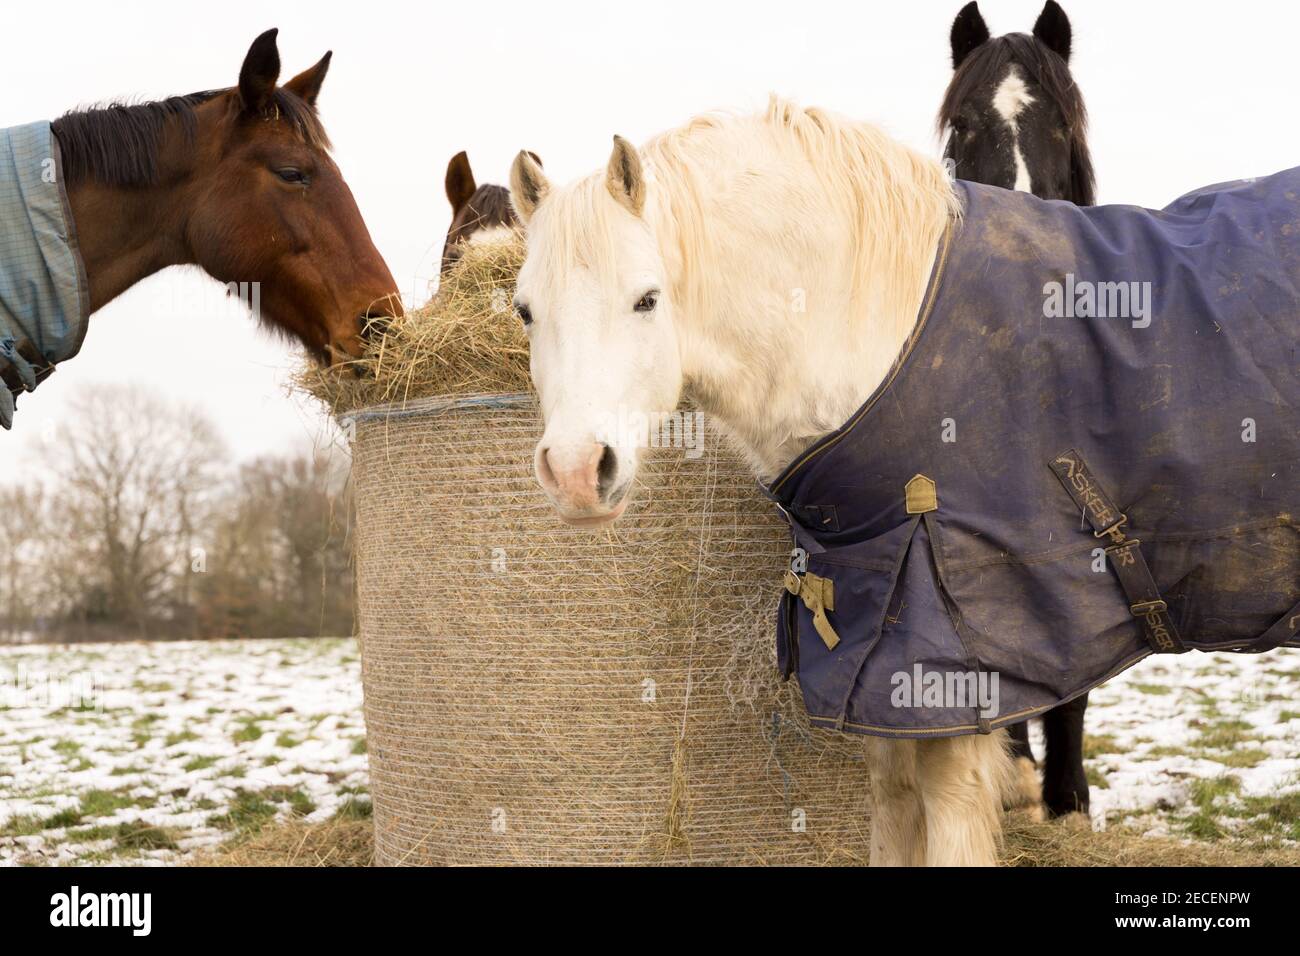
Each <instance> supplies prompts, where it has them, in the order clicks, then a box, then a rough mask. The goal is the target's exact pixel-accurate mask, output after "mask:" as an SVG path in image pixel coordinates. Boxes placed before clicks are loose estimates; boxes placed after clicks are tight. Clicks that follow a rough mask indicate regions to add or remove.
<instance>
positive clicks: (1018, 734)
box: [1002, 720, 1043, 822]
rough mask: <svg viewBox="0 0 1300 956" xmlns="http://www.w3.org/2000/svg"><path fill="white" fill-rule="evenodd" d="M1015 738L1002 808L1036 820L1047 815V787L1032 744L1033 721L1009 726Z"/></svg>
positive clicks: (1008, 730) (1008, 734)
mask: <svg viewBox="0 0 1300 956" xmlns="http://www.w3.org/2000/svg"><path fill="white" fill-rule="evenodd" d="M1007 736H1008V737H1009V738H1010V739H1011V767H1012V769H1011V776H1010V777H1009V778H1008V780H1007V787H1006V789H1005V790H1004V791H1002V808H1003V809H1004V810H1015V811H1019V812H1020V813H1023V814H1025V815H1026V816H1028V817H1029V818H1030V819H1031V820H1034V821H1035V822H1037V821H1040V820H1042V819H1043V787H1042V784H1040V783H1039V782H1038V765H1037V764H1036V763H1035V762H1034V751H1033V749H1032V748H1031V747H1030V746H1029V721H1027V720H1026V721H1024V722H1023V723H1019V724H1012V725H1011V726H1010V727H1008V728H1007Z"/></svg>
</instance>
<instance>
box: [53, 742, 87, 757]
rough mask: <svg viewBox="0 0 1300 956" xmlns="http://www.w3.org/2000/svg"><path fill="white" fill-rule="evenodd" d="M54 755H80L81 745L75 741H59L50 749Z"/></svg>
mask: <svg viewBox="0 0 1300 956" xmlns="http://www.w3.org/2000/svg"><path fill="white" fill-rule="evenodd" d="M51 749H52V750H53V751H54V752H55V753H56V754H62V755H63V756H65V757H75V756H77V755H78V754H79V753H81V744H79V743H77V742H76V741H75V740H60V741H58V742H57V743H56V744H55V745H54V746H53V747H52V748H51Z"/></svg>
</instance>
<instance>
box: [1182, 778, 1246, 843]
mask: <svg viewBox="0 0 1300 956" xmlns="http://www.w3.org/2000/svg"><path fill="white" fill-rule="evenodd" d="M1240 792H1241V781H1240V780H1238V779H1237V778H1236V777H1234V776H1232V775H1231V774H1225V775H1224V776H1222V777H1207V778H1205V779H1202V780H1197V781H1196V782H1194V783H1193V784H1192V792H1191V798H1192V803H1193V804H1194V805H1195V807H1196V809H1195V811H1193V812H1192V813H1191V814H1189V815H1186V816H1182V817H1176V818H1175V819H1176V820H1177V821H1178V822H1179V823H1181V824H1182V826H1183V828H1184V829H1185V830H1186V832H1187V835H1188V836H1191V837H1195V838H1196V839H1198V840H1206V841H1209V842H1213V841H1215V840H1220V839H1222V838H1223V837H1224V836H1226V835H1227V832H1228V831H1227V830H1226V829H1225V828H1224V825H1223V823H1222V822H1221V820H1220V818H1221V817H1222V816H1225V815H1232V810H1231V808H1230V807H1225V806H1221V805H1220V801H1221V800H1227V799H1228V798H1231V797H1233V796H1235V795H1236V794H1238V793H1240Z"/></svg>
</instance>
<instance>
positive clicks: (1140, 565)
mask: <svg viewBox="0 0 1300 956" xmlns="http://www.w3.org/2000/svg"><path fill="white" fill-rule="evenodd" d="M1049 467H1050V468H1051V469H1052V473H1053V474H1054V475H1056V477H1057V478H1058V479H1059V480H1060V482H1061V485H1062V486H1063V487H1064V488H1065V490H1066V493H1068V494H1069V496H1070V497H1071V498H1073V499H1074V503H1075V504H1076V505H1078V506H1079V508H1080V509H1081V510H1082V511H1083V516H1084V519H1085V520H1086V521H1087V522H1088V524H1089V525H1090V526H1091V527H1092V533H1093V536H1094V537H1097V538H1109V539H1110V540H1111V545H1110V547H1108V548H1107V549H1106V559H1107V562H1108V563H1109V564H1110V566H1111V567H1112V568H1113V569H1114V570H1115V576H1116V577H1118V578H1119V583H1120V587H1122V588H1123V589H1124V595H1125V596H1126V597H1127V598H1128V609H1129V611H1130V613H1132V615H1133V616H1134V617H1136V618H1137V619H1138V620H1139V621H1141V622H1142V630H1143V632H1144V634H1145V635H1146V639H1147V643H1148V644H1150V645H1151V649H1152V650H1154V651H1155V652H1156V653H1157V654H1181V653H1183V652H1184V651H1186V650H1187V647H1186V646H1185V645H1184V644H1183V640H1182V638H1181V637H1179V635H1178V628H1177V627H1176V626H1175V625H1174V621H1173V618H1172V617H1171V616H1170V614H1169V605H1168V604H1166V603H1165V601H1164V599H1163V598H1162V597H1161V596H1160V589H1159V588H1158V587H1156V582H1155V578H1153V577H1152V576H1151V569H1150V568H1149V567H1148V566H1147V561H1146V558H1145V557H1144V556H1143V554H1142V542H1141V541H1140V540H1138V539H1137V538H1130V537H1129V536H1128V535H1127V534H1125V533H1124V525H1125V524H1126V523H1127V522H1128V516H1127V515H1126V514H1124V513H1123V512H1122V511H1120V510H1119V508H1117V507H1116V506H1115V503H1114V501H1112V500H1111V497H1110V495H1108V494H1106V492H1105V490H1104V489H1103V488H1102V487H1101V485H1100V484H1098V483H1097V480H1096V479H1095V478H1093V476H1092V470H1091V469H1090V468H1089V467H1088V465H1087V463H1086V462H1085V461H1084V460H1083V456H1082V455H1080V454H1079V453H1078V452H1077V451H1075V450H1074V449H1073V448H1071V449H1070V450H1069V451H1067V452H1063V453H1062V454H1060V455H1057V456H1056V457H1055V458H1054V459H1053V460H1052V461H1051V463H1050V465H1049Z"/></svg>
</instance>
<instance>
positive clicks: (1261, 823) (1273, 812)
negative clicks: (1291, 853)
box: [1032, 648, 1300, 846]
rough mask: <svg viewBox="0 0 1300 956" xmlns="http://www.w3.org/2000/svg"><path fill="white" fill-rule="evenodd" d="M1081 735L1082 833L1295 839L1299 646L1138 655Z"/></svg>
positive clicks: (1095, 702) (1095, 700)
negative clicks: (1086, 817)
mask: <svg viewBox="0 0 1300 956" xmlns="http://www.w3.org/2000/svg"><path fill="white" fill-rule="evenodd" d="M1086 731H1087V741H1086V745H1085V756H1086V760H1085V764H1086V766H1087V769H1088V774H1089V781H1090V783H1091V784H1092V786H1091V793H1092V807H1091V810H1092V822H1093V827H1094V829H1102V828H1105V827H1107V826H1114V825H1121V826H1124V827H1125V828H1127V829H1130V830H1134V831H1136V832H1139V833H1144V834H1152V835H1169V836H1175V837H1182V838H1200V839H1215V838H1223V837H1235V838H1239V839H1246V840H1249V841H1252V842H1259V843H1262V844H1272V845H1297V846H1300V652H1297V651H1296V650H1294V649H1289V648H1282V649H1278V650H1275V651H1272V652H1271V653H1268V654H1263V655H1253V654H1223V653H1215V654H1200V653H1191V654H1185V655H1180V656H1178V657H1159V656H1152V657H1148V658H1147V659H1146V660H1144V661H1142V662H1141V663H1139V664H1137V665H1136V666H1134V667H1132V668H1130V669H1129V670H1127V671H1125V672H1124V673H1123V674H1121V675H1120V676H1119V677H1117V678H1115V679H1114V680H1112V681H1110V682H1109V683H1107V684H1105V685H1103V686H1102V687H1100V688H1098V689H1097V690H1095V691H1093V692H1092V694H1091V695H1089V698H1088V713H1087V717H1086ZM1032 739H1033V744H1034V749H1035V752H1036V753H1037V754H1039V755H1040V756H1041V754H1042V744H1043V742H1042V735H1041V733H1040V732H1039V731H1038V729H1037V728H1035V729H1034V732H1033V734H1032Z"/></svg>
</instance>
